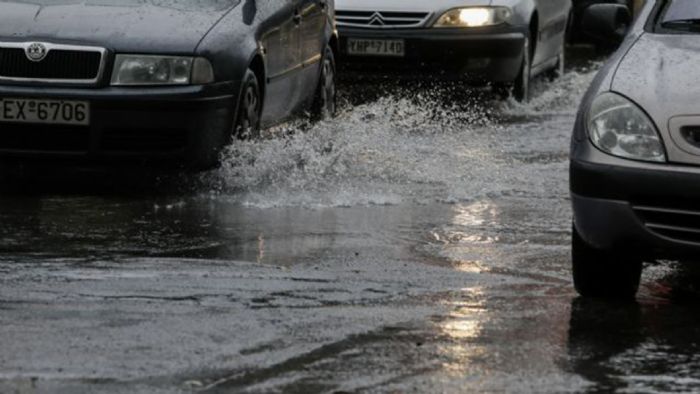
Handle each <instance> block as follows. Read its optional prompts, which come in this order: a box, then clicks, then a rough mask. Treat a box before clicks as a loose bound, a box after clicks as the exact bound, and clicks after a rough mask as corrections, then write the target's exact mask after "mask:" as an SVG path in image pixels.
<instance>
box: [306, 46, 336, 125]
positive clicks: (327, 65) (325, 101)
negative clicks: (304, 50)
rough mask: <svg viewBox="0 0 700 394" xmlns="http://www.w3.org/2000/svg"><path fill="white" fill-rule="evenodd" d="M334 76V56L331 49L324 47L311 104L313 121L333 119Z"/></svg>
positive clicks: (334, 103)
mask: <svg viewBox="0 0 700 394" xmlns="http://www.w3.org/2000/svg"><path fill="white" fill-rule="evenodd" d="M336 76H337V74H336V67H335V55H334V54H333V50H332V49H331V47H330V46H326V50H325V51H324V54H323V60H322V61H321V73H320V75H319V80H318V87H317V88H316V93H315V94H314V101H313V103H312V104H311V118H312V119H313V120H317V121H318V120H326V119H331V118H333V117H335V115H336V110H337V99H338V89H337V86H336Z"/></svg>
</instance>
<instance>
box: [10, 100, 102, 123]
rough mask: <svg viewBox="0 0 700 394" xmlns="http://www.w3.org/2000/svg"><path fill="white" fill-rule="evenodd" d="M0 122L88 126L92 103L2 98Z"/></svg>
mask: <svg viewBox="0 0 700 394" xmlns="http://www.w3.org/2000/svg"><path fill="white" fill-rule="evenodd" d="M0 122H13V123H39V124H60V125H76V126H88V125H90V103H89V102H86V101H66V100H34V99H18V98H0ZM0 131H1V129H0Z"/></svg>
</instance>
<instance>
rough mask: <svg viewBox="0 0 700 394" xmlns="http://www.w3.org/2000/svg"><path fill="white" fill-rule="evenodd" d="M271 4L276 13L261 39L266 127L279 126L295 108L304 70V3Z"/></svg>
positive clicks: (277, 1) (282, 0)
mask: <svg viewBox="0 0 700 394" xmlns="http://www.w3.org/2000/svg"><path fill="white" fill-rule="evenodd" d="M270 4H275V5H274V6H275V7H276V10H275V12H274V14H273V15H272V16H271V17H270V19H271V22H272V23H271V27H270V29H269V30H268V31H267V32H266V33H265V34H264V35H263V38H262V42H263V47H264V48H265V63H266V64H265V65H266V70H267V86H266V89H265V104H264V112H263V117H262V123H263V125H270V124H274V123H277V122H279V120H280V119H284V118H286V117H288V116H289V115H290V114H291V113H292V111H293V110H294V109H295V105H296V101H297V100H298V99H297V98H296V96H297V95H298V92H297V90H298V87H299V84H300V71H301V68H302V67H301V65H302V56H301V14H300V10H301V8H300V4H301V0H271V1H270V2H269V4H268V5H270Z"/></svg>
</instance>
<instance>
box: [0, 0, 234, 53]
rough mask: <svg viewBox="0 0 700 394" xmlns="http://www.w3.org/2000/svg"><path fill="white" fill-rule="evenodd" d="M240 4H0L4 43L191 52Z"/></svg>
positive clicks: (59, 0) (188, 0)
mask: <svg viewBox="0 0 700 394" xmlns="http://www.w3.org/2000/svg"><path fill="white" fill-rule="evenodd" d="M239 2H240V0H0V10H1V13H0V22H1V23H0V40H12V41H34V40H36V41H41V40H43V41H49V42H63V43H83V44H90V45H99V46H104V47H107V48H109V49H112V50H115V51H117V52H141V53H191V52H193V51H194V50H195V48H196V47H197V44H198V43H199V42H200V41H201V40H202V38H203V37H204V36H205V35H206V34H207V32H208V31H209V30H210V29H211V28H212V27H213V26H214V25H215V24H216V23H217V22H218V21H219V20H221V18H222V17H223V16H224V15H225V14H226V13H228V12H229V11H230V10H231V9H233V8H234V7H235V6H236V5H238V3H239Z"/></svg>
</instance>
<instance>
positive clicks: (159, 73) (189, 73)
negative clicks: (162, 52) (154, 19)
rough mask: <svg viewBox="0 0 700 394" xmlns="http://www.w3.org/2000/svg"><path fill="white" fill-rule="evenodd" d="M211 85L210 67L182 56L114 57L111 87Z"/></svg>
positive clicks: (211, 72) (200, 59)
mask: <svg viewBox="0 0 700 394" xmlns="http://www.w3.org/2000/svg"><path fill="white" fill-rule="evenodd" d="M211 82H214V72H213V70H212V67H211V63H209V61H208V60H207V59H204V58H193V57H182V56H148V55H117V56H116V59H115V62H114V71H113V72H112V85H115V86H139V85H141V86H147V85H190V84H195V85H198V84H206V83H211Z"/></svg>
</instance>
